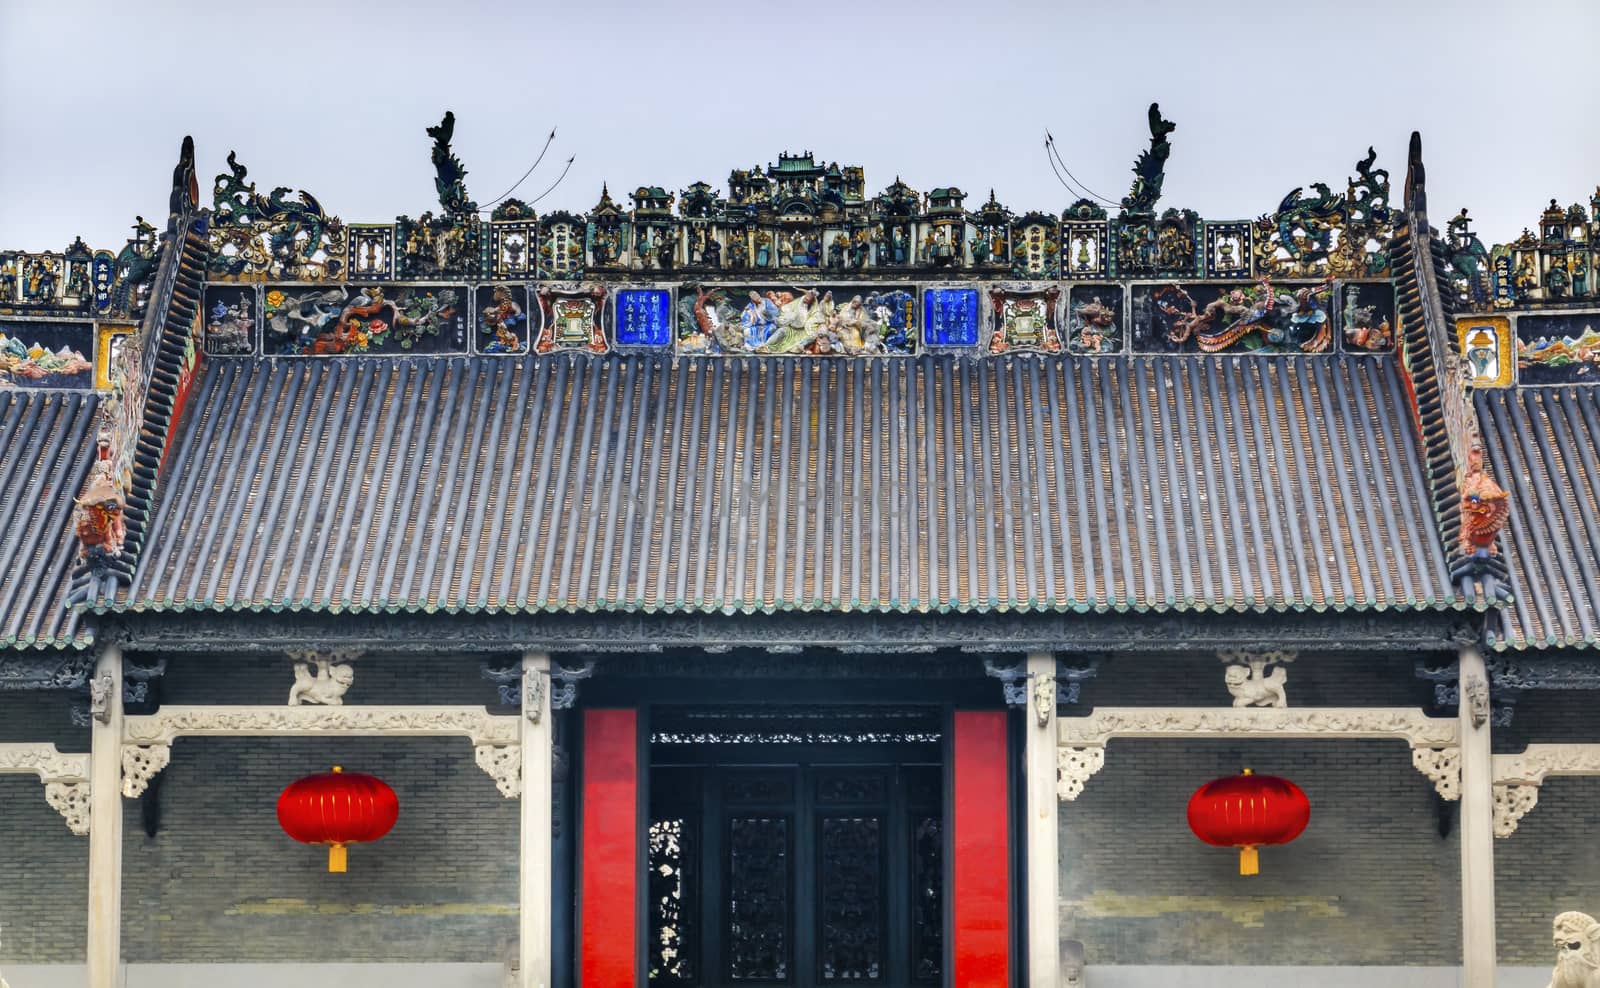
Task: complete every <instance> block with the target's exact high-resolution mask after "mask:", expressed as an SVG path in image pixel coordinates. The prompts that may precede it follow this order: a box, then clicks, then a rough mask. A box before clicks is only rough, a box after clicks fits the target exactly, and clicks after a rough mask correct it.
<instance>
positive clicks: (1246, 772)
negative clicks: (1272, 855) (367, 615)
mask: <svg viewBox="0 0 1600 988" xmlns="http://www.w3.org/2000/svg"><path fill="white" fill-rule="evenodd" d="M333 770H334V771H335V772H337V771H339V766H337V765H335V766H334V767H333ZM1240 774H1242V775H1255V774H1256V770H1255V769H1253V768H1247V769H1245V770H1244V771H1243V772H1242V773H1240Z"/></svg>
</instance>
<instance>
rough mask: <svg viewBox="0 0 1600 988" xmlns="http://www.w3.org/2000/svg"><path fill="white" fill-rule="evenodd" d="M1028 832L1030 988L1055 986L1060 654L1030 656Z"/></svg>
mask: <svg viewBox="0 0 1600 988" xmlns="http://www.w3.org/2000/svg"><path fill="white" fill-rule="evenodd" d="M1028 685H1029V687H1030V689H1029V696H1028V709H1027V710H1025V711H1024V712H1023V716H1024V717H1025V718H1026V719H1027V728H1026V730H1027V743H1026V746H1025V753H1024V758H1025V759H1026V761H1025V765H1024V768H1025V771H1026V777H1027V795H1026V799H1027V814H1028V825H1027V832H1026V839H1027V842H1028V845H1027V862H1028V878H1027V882H1028V887H1027V896H1028V973H1027V977H1026V979H1025V981H1026V983H1027V985H1028V988H1057V986H1058V985H1059V984H1060V980H1061V946H1060V932H1059V929H1060V926H1059V918H1058V916H1057V910H1058V909H1059V908H1060V906H1059V905H1058V901H1059V886H1060V878H1061V876H1060V867H1061V864H1060V859H1059V855H1058V849H1057V843H1058V841H1059V838H1060V829H1059V823H1058V815H1059V812H1060V805H1061V803H1060V799H1059V798H1058V797H1057V795H1056V657H1055V655H1054V653H1051V652H1035V653H1033V654H1031V655H1029V656H1028Z"/></svg>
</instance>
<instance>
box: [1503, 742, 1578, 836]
mask: <svg viewBox="0 0 1600 988" xmlns="http://www.w3.org/2000/svg"><path fill="white" fill-rule="evenodd" d="M1551 775H1600V744H1530V745H1528V746H1527V747H1526V748H1524V749H1523V750H1522V751H1519V752H1515V753H1513V754H1509V755H1495V756H1494V835H1495V836H1496V837H1510V836H1511V835H1512V834H1514V833H1516V831H1517V825H1518V824H1519V823H1520V822H1521V820H1522V818H1523V817H1525V816H1527V815H1528V812H1529V811H1530V810H1532V809H1533V808H1534V807H1535V806H1537V805H1538V804H1539V787H1540V786H1541V785H1543V784H1544V780H1545V778H1546V777H1547V776H1551Z"/></svg>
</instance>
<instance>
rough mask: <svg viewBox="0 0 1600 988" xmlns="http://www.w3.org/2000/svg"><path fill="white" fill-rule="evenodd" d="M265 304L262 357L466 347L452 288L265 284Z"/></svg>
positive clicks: (460, 299)
mask: <svg viewBox="0 0 1600 988" xmlns="http://www.w3.org/2000/svg"><path fill="white" fill-rule="evenodd" d="M264 301H265V305H264V307H263V310H262V317H263V326H262V352H264V353H267V354H304V355H311V354H315V355H321V356H339V355H352V354H386V353H390V354H392V353H412V352H415V353H462V352H464V351H465V350H466V323H467V313H466V304H465V302H466V289H464V288H462V287H461V286H458V285H344V286H339V287H329V288H317V287H306V286H303V285H295V286H284V287H268V288H267V290H266V294H265V296H264Z"/></svg>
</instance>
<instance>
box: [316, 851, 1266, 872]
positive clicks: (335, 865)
mask: <svg viewBox="0 0 1600 988" xmlns="http://www.w3.org/2000/svg"><path fill="white" fill-rule="evenodd" d="M344 865H345V857H344V845H343V844H329V845H328V871H329V873H338V874H343V873H344V870H345V869H344ZM1240 867H1241V868H1242V867H1243V866H1242V865H1241V866H1240ZM1251 874H1255V873H1254V872H1251Z"/></svg>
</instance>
